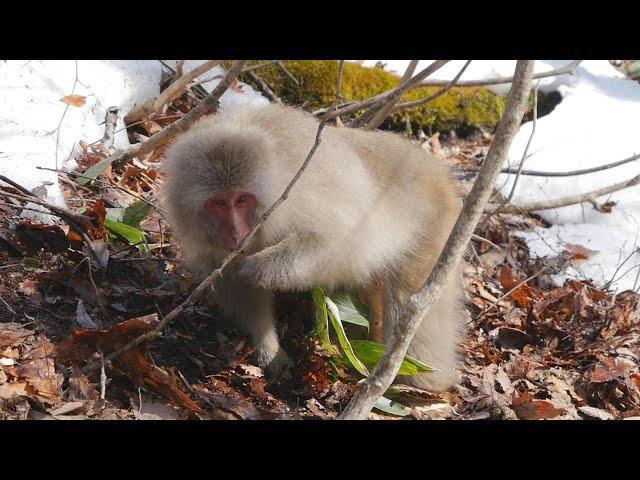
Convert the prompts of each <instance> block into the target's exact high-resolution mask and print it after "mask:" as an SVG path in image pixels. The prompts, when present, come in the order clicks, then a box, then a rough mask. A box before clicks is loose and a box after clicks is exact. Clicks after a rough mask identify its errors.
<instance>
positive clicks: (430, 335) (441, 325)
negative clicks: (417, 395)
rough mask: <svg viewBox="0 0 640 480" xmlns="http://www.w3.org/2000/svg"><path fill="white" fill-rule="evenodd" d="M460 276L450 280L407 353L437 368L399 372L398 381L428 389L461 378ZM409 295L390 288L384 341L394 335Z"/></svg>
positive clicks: (445, 386)
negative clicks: (396, 292) (405, 372)
mask: <svg viewBox="0 0 640 480" xmlns="http://www.w3.org/2000/svg"><path fill="white" fill-rule="evenodd" d="M458 283H459V281H458V279H457V278H454V279H452V280H450V281H449V283H448V284H447V285H446V286H445V288H444V289H443V290H442V293H441V294H440V297H439V298H438V300H436V303H435V304H434V305H432V307H431V308H430V309H429V313H428V314H427V316H426V317H425V318H424V319H423V320H422V323H421V324H420V327H418V330H417V332H416V334H415V336H414V337H413V340H412V341H411V344H410V345H409V349H408V350H407V355H409V356H411V357H414V358H417V359H418V360H420V361H422V362H424V363H426V364H427V365H429V366H430V367H434V368H436V369H438V370H437V371H434V372H430V373H425V374H419V375H406V376H398V378H397V381H398V382H400V383H406V384H409V385H413V386H415V387H418V388H423V389H425V390H429V391H433V392H439V391H443V390H446V389H448V388H450V387H452V386H454V385H455V384H456V383H457V382H458V381H459V372H458V371H457V366H458V352H457V347H458V344H459V342H460V337H461V332H462V327H463V320H462V319H463V317H462V306H461V303H460V299H459V292H460V289H461V287H460V285H459V284H458ZM405 297H407V296H400V298H399V296H398V295H394V292H393V291H391V289H389V291H387V294H385V315H384V321H383V322H384V330H385V343H388V340H389V338H390V336H391V335H394V334H395V332H394V330H395V328H394V327H395V326H396V325H397V322H398V320H399V319H400V317H401V316H402V315H403V314H404V308H403V301H405V299H406V298H405Z"/></svg>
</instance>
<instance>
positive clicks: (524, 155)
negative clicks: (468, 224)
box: [498, 80, 540, 210]
mask: <svg viewBox="0 0 640 480" xmlns="http://www.w3.org/2000/svg"><path fill="white" fill-rule="evenodd" d="M539 85H540V80H538V81H537V83H536V88H535V89H534V91H533V125H532V127H531V135H529V140H528V141H527V145H526V147H525V148H524V152H523V153H522V158H521V159H520V165H518V171H517V172H516V178H515V179H514V180H513V185H512V186H511V191H510V192H509V195H508V196H507V198H505V199H504V202H502V205H501V206H500V207H498V210H500V208H501V207H504V206H505V205H506V204H507V203H509V202H510V201H511V199H512V198H513V195H514V194H515V193H516V187H517V186H518V180H520V175H521V174H522V169H523V168H524V162H525V161H526V160H527V154H528V153H529V147H530V146H531V141H532V140H533V136H534V135H535V134H536V123H537V121H538V86H539Z"/></svg>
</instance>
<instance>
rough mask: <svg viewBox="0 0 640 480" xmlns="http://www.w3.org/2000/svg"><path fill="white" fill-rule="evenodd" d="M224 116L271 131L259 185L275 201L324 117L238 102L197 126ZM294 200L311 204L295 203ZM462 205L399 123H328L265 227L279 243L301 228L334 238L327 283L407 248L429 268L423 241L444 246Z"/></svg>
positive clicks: (221, 122) (234, 125) (359, 278)
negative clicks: (395, 128) (391, 128)
mask: <svg viewBox="0 0 640 480" xmlns="http://www.w3.org/2000/svg"><path fill="white" fill-rule="evenodd" d="M222 126H224V128H225V129H229V128H231V129H238V130H241V131H245V132H247V135H251V134H252V133H251V132H254V134H255V135H258V134H259V135H260V136H261V137H269V138H270V139H271V141H272V150H273V152H272V154H271V155H265V158H264V159H262V160H261V162H260V164H259V165H258V167H257V168H259V177H260V179H261V181H262V182H263V183H264V184H265V186H264V187H263V188H260V187H259V186H256V187H255V188H257V189H258V190H259V191H260V192H261V193H262V198H263V199H264V202H265V206H266V207H268V206H269V205H270V204H271V203H273V201H275V200H276V199H277V198H278V197H279V196H280V193H281V192H282V191H283V190H284V189H285V187H286V186H287V185H288V183H289V182H290V180H291V178H292V177H293V174H295V172H296V171H297V170H298V169H299V168H300V166H301V165H302V163H303V161H304V159H305V158H306V157H307V155H308V153H309V150H310V149H311V147H312V145H313V144H314V142H315V137H316V131H317V127H318V120H317V119H316V118H315V117H313V116H312V115H311V114H309V113H306V112H303V111H302V110H299V109H295V108H292V107H287V106H283V105H277V104H269V105H266V106H261V107H249V106H235V107H231V108H227V109H226V110H225V111H223V112H221V113H220V114H218V115H216V116H215V117H211V118H210V119H207V120H205V121H203V122H201V124H200V125H199V126H198V128H205V129H208V130H211V131H212V132H213V131H215V129H217V128H221V127H222ZM287 204H289V205H288V206H287ZM296 204H298V205H304V206H305V208H301V209H296V208H295V207H292V205H296ZM458 209H459V200H458V198H457V196H456V194H455V189H454V187H453V184H452V182H451V179H450V178H449V175H448V173H447V172H446V170H445V169H444V168H443V166H442V165H441V164H440V162H439V161H438V160H437V159H435V158H434V157H431V156H429V155H428V154H427V153H426V152H425V151H424V150H422V149H421V148H419V147H418V146H417V145H415V144H412V143H411V142H409V141H407V140H405V139H403V138H402V137H400V136H399V135H396V134H393V133H386V132H367V131H362V130H356V129H350V128H337V127H332V126H327V127H326V128H325V129H324V131H323V133H322V141H321V143H320V146H319V148H318V150H317V152H316V154H315V156H314V158H312V159H311V162H310V164H309V166H308V168H307V171H305V172H304V174H303V175H302V176H301V177H300V179H299V181H298V184H297V185H296V186H295V187H294V189H293V190H292V192H291V194H290V196H289V200H287V202H285V204H283V205H281V206H280V207H279V208H278V209H277V210H276V211H275V212H274V214H273V215H272V217H271V218H270V220H269V222H267V223H268V225H267V224H265V226H264V227H263V230H264V238H265V241H266V244H273V243H276V242H278V241H280V240H282V238H283V237H285V236H286V235H288V234H289V233H291V232H295V231H311V232H314V233H315V234H317V235H319V236H321V237H322V238H323V240H324V242H323V243H324V244H326V245H327V253H326V261H325V266H326V269H327V275H326V277H327V283H328V284H327V285H326V286H327V287H332V286H333V285H331V284H333V283H335V279H336V278H339V279H342V283H345V284H350V283H362V282H366V281H368V279H369V276H370V274H371V271H372V270H377V271H383V270H385V269H386V268H388V267H389V266H390V265H397V264H398V262H399V261H400V259H401V257H404V258H406V259H407V261H412V262H413V263H414V265H415V262H416V259H418V261H419V262H420V261H421V260H420V259H425V258H426V260H424V261H423V263H424V268H419V269H418V270H421V271H422V273H420V274H418V276H419V277H422V276H423V274H424V272H425V271H428V270H430V268H431V267H432V264H433V261H434V260H433V259H432V255H424V251H425V249H428V250H429V251H433V250H434V249H435V250H438V253H439V250H440V249H441V248H442V246H443V245H444V242H445V241H446V238H447V236H448V233H449V231H450V229H451V226H452V225H453V222H455V218H456V217H457V212H458ZM363 245H364V247H363ZM436 256H437V254H436ZM332 266H336V268H338V269H342V270H344V271H341V272H336V271H334V270H333V269H332ZM372 266H374V268H373V269H372ZM413 270H414V271H415V270H416V269H415V268H414V269H413ZM329 279H331V280H329ZM320 280H322V279H320ZM418 281H419V280H418V279H417V278H416V279H415V281H412V282H411V283H415V282H418ZM320 284H322V281H320Z"/></svg>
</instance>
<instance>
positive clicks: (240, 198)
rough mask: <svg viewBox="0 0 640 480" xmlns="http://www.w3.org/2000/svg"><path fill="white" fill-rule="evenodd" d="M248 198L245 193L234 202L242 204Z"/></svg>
mask: <svg viewBox="0 0 640 480" xmlns="http://www.w3.org/2000/svg"><path fill="white" fill-rule="evenodd" d="M247 200H248V197H247V196H246V195H240V196H239V197H238V200H236V204H238V205H239V204H242V203H244V202H246V201H247Z"/></svg>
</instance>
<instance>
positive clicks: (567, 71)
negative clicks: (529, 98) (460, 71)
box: [418, 60, 582, 87]
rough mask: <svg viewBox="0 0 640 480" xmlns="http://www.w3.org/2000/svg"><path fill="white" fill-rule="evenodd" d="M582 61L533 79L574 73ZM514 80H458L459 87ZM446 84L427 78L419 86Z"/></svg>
mask: <svg viewBox="0 0 640 480" xmlns="http://www.w3.org/2000/svg"><path fill="white" fill-rule="evenodd" d="M580 63H582V60H574V61H573V62H571V63H569V64H567V65H565V66H564V67H560V68H555V69H553V70H549V71H547V72H541V73H536V74H535V75H534V76H533V79H534V80H537V79H539V78H547V77H557V76H558V75H566V74H572V73H573V72H574V71H575V69H576V68H578V65H580ZM512 81H513V77H495V78H487V79H486V80H461V81H459V82H458V87H486V86H489V85H501V84H504V83H511V82H512ZM446 84H447V82H446V81H445V80H425V81H424V82H422V83H420V85H418V87H439V86H441V85H446Z"/></svg>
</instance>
